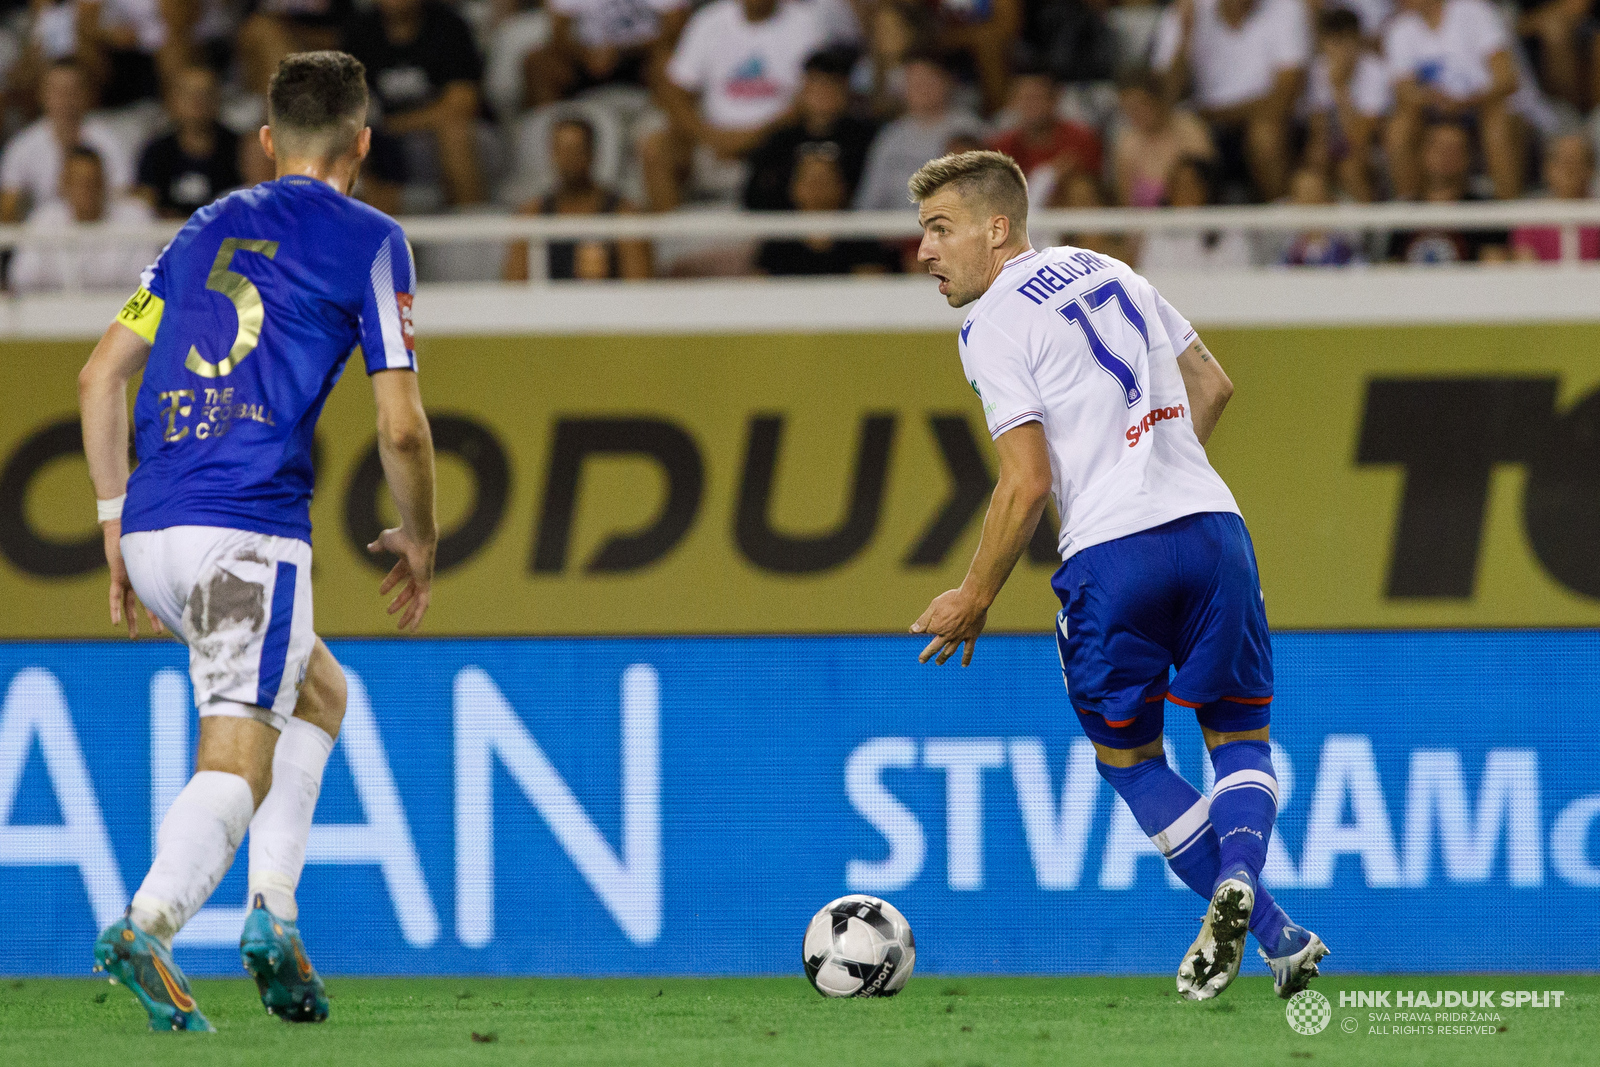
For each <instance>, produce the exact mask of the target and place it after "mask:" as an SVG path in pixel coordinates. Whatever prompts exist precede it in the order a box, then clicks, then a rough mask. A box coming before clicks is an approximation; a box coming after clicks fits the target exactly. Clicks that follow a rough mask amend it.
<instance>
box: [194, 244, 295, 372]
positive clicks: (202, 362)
mask: <svg viewBox="0 0 1600 1067" xmlns="http://www.w3.org/2000/svg"><path fill="white" fill-rule="evenodd" d="M236 252H254V253H256V254H257V255H262V256H266V257H267V258H268V259H271V258H273V257H274V256H276V255H277V254H278V242H276V241H257V240H251V239H249V238H245V237H230V238H228V239H227V240H225V241H223V242H222V247H221V248H219V249H217V258H216V259H215V260H214V261H213V262H212V264H211V273H210V274H208V275H206V288H207V289H211V290H214V291H216V292H219V293H221V294H222V295H223V296H225V297H227V298H228V300H229V301H230V302H231V303H232V304H233V308H234V310H235V311H236V312H238V315H239V332H238V333H237V334H235V335H234V338H233V347H232V348H230V349H228V354H227V355H226V356H224V357H223V358H222V359H220V360H218V361H217V362H216V363H212V362H210V361H208V360H207V359H206V358H205V357H204V356H202V355H201V354H200V350H199V349H198V348H196V347H195V346H194V345H190V346H189V358H188V359H186V360H184V361H183V365H184V366H185V367H188V368H189V369H190V370H192V371H194V372H195V373H196V374H198V375H200V377H202V378H220V377H222V376H223V375H225V374H232V373H233V368H235V367H237V366H238V365H239V364H241V363H243V362H244V359H245V357H246V356H248V355H249V354H250V353H251V352H254V351H255V347H256V344H257V343H258V342H259V341H260V340H261V324H262V322H264V321H265V320H266V317H267V309H266V308H265V307H264V306H263V305H262V303H261V290H259V289H257V288H256V286H255V283H254V282H252V281H251V280H250V279H249V278H246V277H245V276H244V275H243V274H240V273H239V272H238V271H236V270H233V269H231V268H232V266H233V257H234V253H236Z"/></svg>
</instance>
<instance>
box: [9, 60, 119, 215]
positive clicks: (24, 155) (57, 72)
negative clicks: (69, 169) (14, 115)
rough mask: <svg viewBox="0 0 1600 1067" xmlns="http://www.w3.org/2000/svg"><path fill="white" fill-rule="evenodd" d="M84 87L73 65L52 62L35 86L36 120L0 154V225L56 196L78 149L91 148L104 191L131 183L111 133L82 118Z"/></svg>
mask: <svg viewBox="0 0 1600 1067" xmlns="http://www.w3.org/2000/svg"><path fill="white" fill-rule="evenodd" d="M88 96H89V94H88V88H87V86H86V85H85V84H84V77H83V71H82V70H81V69H80V68H79V67H78V64H77V63H75V62H73V61H72V60H70V59H68V60H59V61H57V62H55V63H52V64H51V65H50V66H49V67H48V68H47V69H46V70H45V72H44V77H43V78H42V79H41V84H40V87H39V103H40V109H41V110H42V111H43V112H44V114H43V116H41V117H40V118H39V119H38V120H36V121H35V122H33V123H32V124H30V125H28V126H26V127H24V128H23V129H22V130H21V131H20V132H19V133H18V134H17V135H16V136H15V137H13V138H12V139H11V143H10V144H8V145H6V150H5V154H4V155H0V222H17V221H20V220H21V218H22V216H23V214H24V213H25V212H26V211H28V210H29V209H30V208H32V207H36V206H38V205H39V204H42V203H44V202H45V201H47V200H50V199H52V198H54V197H55V195H56V190H57V188H58V187H59V186H60V183H61V161H62V159H63V158H65V156H66V154H67V152H68V151H69V150H71V149H72V148H75V147H76V146H78V145H85V146H87V147H89V148H92V149H94V150H95V152H97V153H98V154H99V156H100V162H101V164H102V166H103V167H104V169H105V179H106V187H107V188H108V189H110V190H111V191H112V192H113V193H121V192H122V191H123V190H125V189H127V188H128V186H129V185H131V184H132V183H133V160H132V159H131V158H130V157H129V154H128V150H127V148H125V147H124V146H123V144H122V141H121V140H120V139H118V137H117V135H116V134H115V133H113V132H112V131H111V128H110V127H109V126H107V125H106V124H105V123H103V122H101V121H99V120H98V119H94V118H88V117H86V113H87V111H88Z"/></svg>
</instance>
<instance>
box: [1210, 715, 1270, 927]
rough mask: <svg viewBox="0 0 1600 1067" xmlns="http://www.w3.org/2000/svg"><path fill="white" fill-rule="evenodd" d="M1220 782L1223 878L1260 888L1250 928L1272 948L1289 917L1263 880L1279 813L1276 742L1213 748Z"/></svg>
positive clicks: (1215, 798) (1217, 819)
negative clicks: (1269, 841)
mask: <svg viewBox="0 0 1600 1067" xmlns="http://www.w3.org/2000/svg"><path fill="white" fill-rule="evenodd" d="M1211 765H1212V766H1213V767H1214V768H1216V779H1217V780H1216V784H1215V785H1214V786H1212V788H1211V824H1212V826H1213V827H1215V832H1216V834H1217V839H1218V842H1219V846H1220V847H1219V852H1220V855H1219V858H1218V868H1217V881H1218V882H1221V881H1222V880H1223V879H1225V878H1244V879H1246V880H1247V881H1249V883H1250V884H1251V885H1252V886H1255V889H1256V906H1255V911H1254V913H1253V914H1251V916H1250V929H1251V930H1253V931H1254V932H1255V935H1256V939H1257V940H1258V941H1260V942H1261V944H1262V945H1264V946H1266V948H1267V950H1268V951H1269V952H1270V951H1272V950H1273V949H1275V948H1276V947H1277V944H1278V940H1279V938H1280V937H1281V936H1282V933H1283V928H1284V926H1285V925H1287V924H1288V923H1289V917H1288V916H1287V915H1285V914H1284V912H1283V909H1282V908H1280V907H1278V906H1277V903H1276V902H1275V901H1273V900H1272V898H1271V897H1270V896H1268V895H1267V893H1266V890H1265V889H1264V888H1263V887H1262V885H1261V867H1262V865H1263V864H1265V863H1266V862H1267V841H1268V839H1269V838H1270V837H1271V836H1272V824H1273V822H1274V821H1275V820H1276V819H1277V817H1278V779H1277V776H1276V775H1274V774H1273V772H1272V746H1271V745H1269V744H1268V743H1267V742H1265V741H1229V742H1228V743H1227V744H1223V745H1218V746H1217V747H1216V748H1214V749H1212V750H1211Z"/></svg>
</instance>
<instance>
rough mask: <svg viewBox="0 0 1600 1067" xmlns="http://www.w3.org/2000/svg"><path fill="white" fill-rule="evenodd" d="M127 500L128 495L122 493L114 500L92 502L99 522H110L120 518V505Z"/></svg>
mask: <svg viewBox="0 0 1600 1067" xmlns="http://www.w3.org/2000/svg"><path fill="white" fill-rule="evenodd" d="M127 499H128V494H127V493H123V494H122V495H121V496H119V497H117V498H116V499H115V500H96V501H95V502H94V509H95V511H97V512H99V514H100V521H101V522H110V521H111V520H113V519H120V518H122V505H123V504H124V503H125V502H126V501H127Z"/></svg>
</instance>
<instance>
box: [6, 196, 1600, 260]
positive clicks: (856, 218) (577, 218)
mask: <svg viewBox="0 0 1600 1067" xmlns="http://www.w3.org/2000/svg"><path fill="white" fill-rule="evenodd" d="M402 223H403V225H404V226H405V229H406V234H407V236H408V237H410V239H411V240H412V241H413V242H414V243H416V244H459V243H467V242H504V241H523V240H526V241H551V240H572V239H577V238H590V239H598V238H611V239H619V238H637V239H649V240H662V239H669V238H679V239H685V238H687V239H696V240H729V241H748V240H760V239H763V238H785V237H809V236H817V235H826V236H831V237H882V238H902V237H915V236H916V235H917V233H918V229H917V221H916V216H915V215H914V214H913V213H912V212H911V211H909V210H906V211H835V212H747V211H680V212H673V213H670V214H662V215H501V214H490V213H482V214H465V215H439V216H415V217H408V218H405V219H403V220H402ZM1517 226H1559V227H1562V228H1564V229H1566V230H1569V231H1571V233H1570V234H1568V235H1567V237H1566V239H1564V240H1563V241H1562V245H1563V247H1564V248H1566V247H1569V246H1570V248H1571V250H1572V252H1573V255H1574V256H1575V255H1576V251H1575V250H1576V246H1577V242H1576V240H1575V239H1574V238H1575V234H1576V230H1577V228H1578V227H1580V226H1600V200H1511V201H1496V202H1490V203H1459V204H1413V203H1384V204H1339V205H1332V206H1328V207H1301V206H1294V205H1270V206H1265V207H1206V208H1099V209H1094V210H1084V211H1075V210H1074V211H1063V210H1051V211H1037V212H1035V213H1034V214H1033V215H1032V216H1031V218H1030V219H1029V229H1030V230H1031V231H1032V232H1033V233H1035V234H1036V235H1039V236H1041V237H1043V236H1045V235H1055V234H1060V233H1072V232H1079V233H1108V232H1109V233H1151V232H1156V231H1173V230H1180V231H1181V230H1190V231H1193V230H1227V229H1237V230H1245V231H1250V232H1259V233H1293V232H1296V231H1300V230H1346V231H1360V230H1411V229H1418V228H1425V227H1440V228H1450V229H1507V228H1513V227H1517ZM177 229H178V224H176V223H171V222H160V223H150V224H148V225H141V226H126V225H112V224H108V223H94V224H88V225H83V226H74V227H69V228H61V229H48V230H46V229H35V228H32V227H28V226H17V225H6V226H0V249H4V248H20V247H26V246H46V247H48V246H56V247H60V246H68V247H83V246H93V245H97V244H103V243H107V242H111V241H118V242H122V241H127V242H148V243H161V242H165V241H166V240H167V239H169V238H170V237H171V236H172V235H173V234H174V233H175V232H177Z"/></svg>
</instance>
